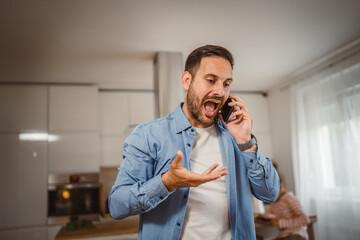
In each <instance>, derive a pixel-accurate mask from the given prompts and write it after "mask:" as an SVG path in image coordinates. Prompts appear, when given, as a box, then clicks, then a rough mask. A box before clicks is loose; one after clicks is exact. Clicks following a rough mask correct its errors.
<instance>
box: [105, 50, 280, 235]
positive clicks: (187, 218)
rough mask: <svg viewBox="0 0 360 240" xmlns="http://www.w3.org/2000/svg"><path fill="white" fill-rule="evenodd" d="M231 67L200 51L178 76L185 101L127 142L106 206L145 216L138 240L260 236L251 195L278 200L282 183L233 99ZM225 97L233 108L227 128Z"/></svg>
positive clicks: (216, 53)
mask: <svg viewBox="0 0 360 240" xmlns="http://www.w3.org/2000/svg"><path fill="white" fill-rule="evenodd" d="M232 68H233V58H232V55H231V53H230V52H229V51H228V50H226V49H225V48H223V47H219V46H213V45H207V46H203V47H200V48H197V49H195V50H194V51H193V52H192V53H191V54H190V55H189V57H188V58H187V60H186V64H185V72H184V73H183V75H182V76H181V79H182V84H183V86H184V89H185V91H186V96H185V102H184V103H181V104H180V105H179V106H178V107H177V109H176V110H175V112H173V113H170V114H169V115H167V116H166V117H164V118H160V119H157V120H154V121H151V122H146V123H142V124H140V125H139V126H138V127H137V128H136V129H135V130H134V131H133V132H132V134H131V135H130V136H129V137H128V138H127V140H126V142H125V144H124V153H123V162H122V164H121V165H120V167H119V172H118V176H117V179H116V181H115V184H114V186H113V187H112V189H111V192H110V196H109V209H110V213H111V215H112V216H113V217H114V218H117V219H120V218H124V217H127V216H129V215H133V214H139V213H140V227H139V239H156V240H159V239H166V240H168V239H191V240H192V239H221V240H223V239H246V240H249V239H255V227H254V219H253V211H252V195H251V194H254V195H255V196H256V197H257V198H259V199H260V200H262V201H266V202H272V201H275V200H276V198H277V196H278V191H279V184H280V183H279V178H278V175H277V172H276V170H275V169H274V168H273V166H272V164H271V160H270V159H268V158H266V157H265V156H264V155H263V154H262V153H261V151H260V149H258V147H257V144H256V139H255V137H253V135H251V126H252V118H251V115H250V114H249V112H248V109H247V108H246V106H245V104H244V102H243V101H242V100H241V99H240V98H238V97H237V96H234V95H230V85H231V83H232ZM228 97H230V98H231V99H233V100H234V101H233V102H231V103H229V104H228V105H229V106H234V107H235V110H234V111H233V113H232V115H231V116H230V118H231V121H227V122H226V123H224V122H223V120H222V119H223V118H222V116H221V115H218V112H219V110H220V109H221V107H222V106H223V105H224V104H225V101H226V100H227V98H228ZM219 165H223V166H222V167H219V168H218V166H219Z"/></svg>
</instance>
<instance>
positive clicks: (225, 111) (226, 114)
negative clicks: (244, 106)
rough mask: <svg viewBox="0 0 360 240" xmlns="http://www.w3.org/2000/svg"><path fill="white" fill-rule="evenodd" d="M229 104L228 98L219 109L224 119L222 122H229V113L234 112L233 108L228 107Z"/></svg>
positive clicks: (230, 100)
mask: <svg viewBox="0 0 360 240" xmlns="http://www.w3.org/2000/svg"><path fill="white" fill-rule="evenodd" d="M229 102H232V99H231V98H228V99H227V100H226V102H225V104H224V106H223V107H222V108H221V115H222V117H223V119H224V122H227V121H228V120H229V117H230V115H231V113H232V112H233V111H234V107H233V106H231V107H230V106H229V105H228V103H229Z"/></svg>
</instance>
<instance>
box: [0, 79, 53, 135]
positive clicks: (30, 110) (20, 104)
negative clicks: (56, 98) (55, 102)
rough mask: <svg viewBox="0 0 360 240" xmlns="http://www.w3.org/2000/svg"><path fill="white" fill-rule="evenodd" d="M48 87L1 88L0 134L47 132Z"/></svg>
mask: <svg viewBox="0 0 360 240" xmlns="http://www.w3.org/2000/svg"><path fill="white" fill-rule="evenodd" d="M46 114H47V87H45V86H25V85H22V86H11V85H9V86H6V85H3V86H0V132H13V131H19V130H31V131H33V130H39V131H46V130H47V116H46Z"/></svg>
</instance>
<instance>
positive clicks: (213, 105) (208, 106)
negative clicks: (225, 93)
mask: <svg viewBox="0 0 360 240" xmlns="http://www.w3.org/2000/svg"><path fill="white" fill-rule="evenodd" d="M220 105H221V101H219V100H215V99H209V100H206V101H205V102H204V109H205V115H206V116H207V117H210V118H211V117H213V116H215V114H216V113H217V110H218V108H219V106H220Z"/></svg>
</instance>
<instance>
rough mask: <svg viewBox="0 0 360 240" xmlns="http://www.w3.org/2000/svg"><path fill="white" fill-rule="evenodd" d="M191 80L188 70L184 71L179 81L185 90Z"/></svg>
mask: <svg viewBox="0 0 360 240" xmlns="http://www.w3.org/2000/svg"><path fill="white" fill-rule="evenodd" d="M191 81H192V77H191V74H190V73H189V72H188V71H185V72H184V73H183V75H181V82H182V85H183V87H184V89H185V91H187V90H188V89H189V87H190V83H191Z"/></svg>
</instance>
